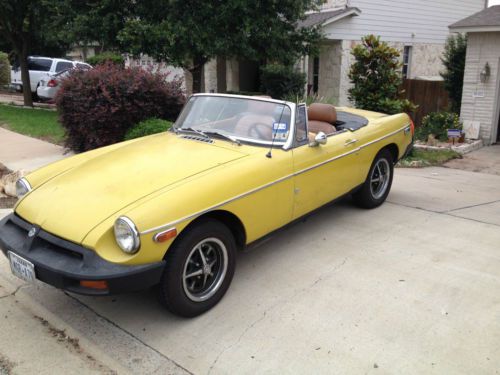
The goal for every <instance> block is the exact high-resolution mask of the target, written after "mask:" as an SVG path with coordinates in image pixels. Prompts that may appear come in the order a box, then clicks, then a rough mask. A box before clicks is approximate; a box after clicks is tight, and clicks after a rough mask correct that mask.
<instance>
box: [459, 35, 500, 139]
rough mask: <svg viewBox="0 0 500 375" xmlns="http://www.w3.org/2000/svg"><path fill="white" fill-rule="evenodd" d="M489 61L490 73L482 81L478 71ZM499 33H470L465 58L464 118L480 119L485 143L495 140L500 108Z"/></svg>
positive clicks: (481, 134) (462, 111) (481, 135)
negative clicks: (487, 77) (486, 79)
mask: <svg viewBox="0 0 500 375" xmlns="http://www.w3.org/2000/svg"><path fill="white" fill-rule="evenodd" d="M486 63H488V64H489V66H490V72H491V76H490V78H489V79H488V81H487V82H486V83H482V82H481V80H480V77H479V73H480V72H481V71H482V70H483V69H484V66H485V65H486ZM499 69H500V32H490V33H469V38H468V42H467V56H466V59H465V74H464V88H463V94H462V110H461V116H460V117H461V118H462V120H463V121H479V123H480V133H479V136H480V137H481V138H482V139H483V141H484V143H485V144H491V143H492V142H494V141H495V139H494V138H496V137H495V135H496V129H497V126H498V111H499V107H500V77H499Z"/></svg>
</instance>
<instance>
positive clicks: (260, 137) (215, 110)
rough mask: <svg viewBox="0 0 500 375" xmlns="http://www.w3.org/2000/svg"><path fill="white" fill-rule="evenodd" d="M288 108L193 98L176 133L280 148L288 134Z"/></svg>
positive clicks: (222, 98)
mask: <svg viewBox="0 0 500 375" xmlns="http://www.w3.org/2000/svg"><path fill="white" fill-rule="evenodd" d="M290 119H291V110H290V107H289V106H288V105H286V104H283V103H276V102H271V101H265V100H259V99H252V98H248V99H247V98H235V97H226V96H193V97H191V98H190V100H189V101H188V103H187V104H186V106H185V108H184V110H183V111H182V113H181V114H180V116H179V118H178V119H177V121H176V123H175V130H176V131H183V130H184V131H193V132H198V133H199V134H200V135H201V134H202V133H204V134H205V135H206V136H210V137H212V136H217V135H220V136H221V137H224V138H226V139H231V138H232V139H238V140H240V141H245V142H253V143H258V144H270V143H271V142H273V140H274V143H276V144H283V143H285V142H286V140H287V138H288V134H289V132H290Z"/></svg>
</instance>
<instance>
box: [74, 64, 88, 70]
mask: <svg viewBox="0 0 500 375" xmlns="http://www.w3.org/2000/svg"><path fill="white" fill-rule="evenodd" d="M76 67H77V68H78V69H82V70H89V69H90V65H88V64H82V63H76Z"/></svg>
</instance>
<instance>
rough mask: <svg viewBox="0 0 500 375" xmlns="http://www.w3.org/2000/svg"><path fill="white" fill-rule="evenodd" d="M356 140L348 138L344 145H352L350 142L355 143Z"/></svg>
mask: <svg viewBox="0 0 500 375" xmlns="http://www.w3.org/2000/svg"><path fill="white" fill-rule="evenodd" d="M357 141H358V140H357V139H350V140H348V141H346V142H345V143H344V146H349V145H352V144H354V143H356V142H357Z"/></svg>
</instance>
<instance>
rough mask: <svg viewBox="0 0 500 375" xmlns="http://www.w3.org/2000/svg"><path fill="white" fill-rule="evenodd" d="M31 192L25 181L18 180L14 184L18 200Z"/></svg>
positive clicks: (22, 179) (23, 179)
mask: <svg viewBox="0 0 500 375" xmlns="http://www.w3.org/2000/svg"><path fill="white" fill-rule="evenodd" d="M30 191H31V185H30V183H29V182H28V180H27V179H25V178H24V177H23V178H20V179H19V180H17V182H16V195H17V197H18V198H21V197H22V196H23V195H26V194H28V193H29V192H30Z"/></svg>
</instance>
